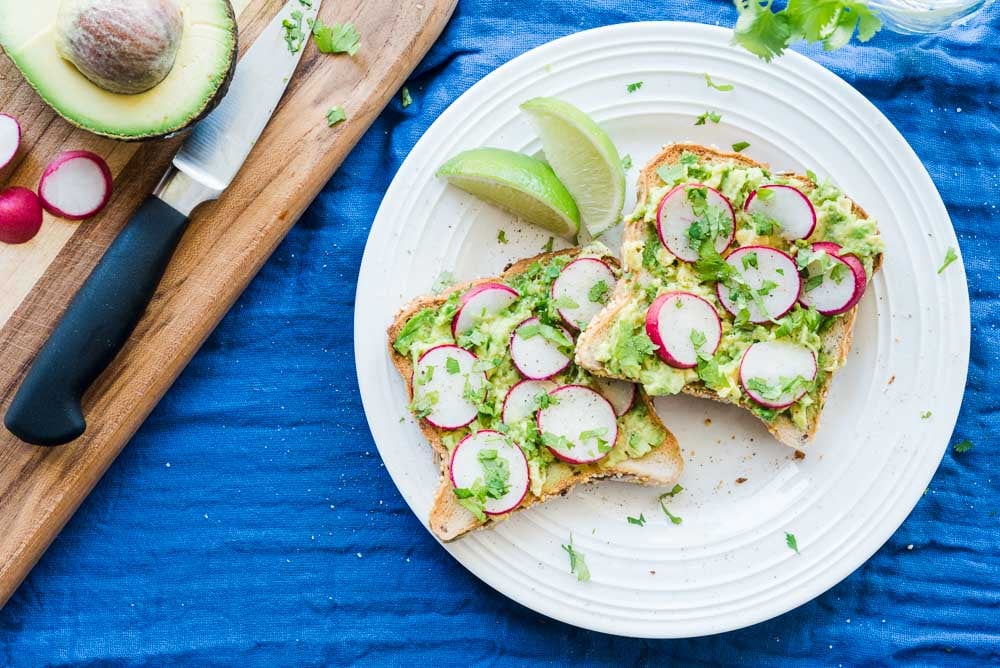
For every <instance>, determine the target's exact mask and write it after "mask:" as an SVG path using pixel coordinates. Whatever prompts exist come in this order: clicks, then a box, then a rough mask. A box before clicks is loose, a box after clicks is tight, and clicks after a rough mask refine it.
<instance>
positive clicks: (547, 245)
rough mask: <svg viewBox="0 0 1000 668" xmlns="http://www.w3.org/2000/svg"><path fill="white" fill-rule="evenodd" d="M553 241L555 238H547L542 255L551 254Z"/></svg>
mask: <svg viewBox="0 0 1000 668" xmlns="http://www.w3.org/2000/svg"><path fill="white" fill-rule="evenodd" d="M555 241H556V238H555V237H549V240H548V241H546V242H545V245H544V246H542V252H543V253H551V252H552V244H554V243H555Z"/></svg>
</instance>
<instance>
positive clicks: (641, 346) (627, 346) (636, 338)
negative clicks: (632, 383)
mask: <svg viewBox="0 0 1000 668" xmlns="http://www.w3.org/2000/svg"><path fill="white" fill-rule="evenodd" d="M619 327H620V332H619V336H618V343H617V345H616V346H615V358H616V359H617V360H618V366H619V367H620V368H621V370H622V371H623V372H624V373H625V374H626V375H628V376H633V377H634V376H637V375H639V371H640V370H641V369H642V362H643V360H644V359H646V358H647V357H648V356H650V355H652V354H653V353H655V352H656V350H657V348H658V346H657V345H656V344H655V343H653V341H652V340H651V339H650V338H649V336H647V335H646V332H645V328H644V327H642V326H639V327H637V328H633V327H632V325H630V324H629V323H628V322H627V321H624V320H623V321H622V322H621V324H620V325H619Z"/></svg>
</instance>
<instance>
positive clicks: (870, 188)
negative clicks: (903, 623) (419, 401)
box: [355, 23, 969, 638]
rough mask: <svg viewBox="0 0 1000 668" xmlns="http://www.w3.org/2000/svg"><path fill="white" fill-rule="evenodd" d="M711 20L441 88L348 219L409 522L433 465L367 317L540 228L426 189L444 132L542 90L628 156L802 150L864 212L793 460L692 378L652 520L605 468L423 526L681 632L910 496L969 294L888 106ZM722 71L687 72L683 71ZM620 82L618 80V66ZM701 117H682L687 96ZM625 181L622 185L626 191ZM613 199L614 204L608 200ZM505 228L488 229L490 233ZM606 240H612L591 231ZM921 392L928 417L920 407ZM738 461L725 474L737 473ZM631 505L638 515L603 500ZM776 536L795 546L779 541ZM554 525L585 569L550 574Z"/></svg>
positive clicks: (762, 599)
mask: <svg viewBox="0 0 1000 668" xmlns="http://www.w3.org/2000/svg"><path fill="white" fill-rule="evenodd" d="M730 34H731V33H730V31H728V30H724V29H721V28H716V27H710V26H703V25H697V24H690V23H634V24H624V25H617V26H610V27H606V28H600V29H596V30H590V31H587V32H584V33H579V34H576V35H572V36H570V37H566V38H564V39H560V40H557V41H555V42H552V43H550V44H546V45H544V46H541V47H539V48H537V49H534V50H533V51H531V52H529V53H526V54H524V55H523V56H521V57H519V58H517V59H515V60H513V61H511V62H510V63H507V64H506V65H504V66H503V67H501V68H499V69H498V70H497V71H495V72H493V73H492V74H490V75H489V76H487V77H486V78H485V79H483V80H482V81H481V82H479V83H478V84H476V85H475V86H473V87H472V88H471V89H470V90H469V91H468V92H466V93H465V94H464V95H462V96H461V97H460V98H459V99H458V100H457V101H456V102H455V103H454V104H453V105H452V106H451V107H450V108H449V109H448V110H447V111H446V112H445V113H444V114H442V115H441V117H440V118H438V119H437V121H436V122H435V123H434V124H433V125H432V126H431V128H430V129H429V130H428V131H427V133H426V134H425V135H424V137H423V138H422V139H421V140H420V141H419V142H418V143H417V145H416V146H415V147H414V149H413V151H412V152H411V153H410V155H409V157H408V158H407V159H406V161H405V162H404V163H403V166H402V167H401V168H400V170H399V173H398V174H397V175H396V178H395V180H394V181H393V183H392V186H391V187H390V188H389V190H388V192H387V193H386V196H385V199H384V200H383V202H382V206H381V208H380V209H379V212H378V215H377V217H376V219H375V222H374V224H373V226H372V230H371V236H370V238H369V239H368V246H367V248H366V250H365V255H364V261H363V263H362V267H361V275H360V278H359V282H358V293H357V307H356V312H355V348H356V361H357V370H358V379H359V382H360V386H361V395H362V399H363V401H364V406H365V412H366V413H367V416H368V422H369V424H370V426H371V430H372V434H373V436H374V438H375V442H376V443H377V444H378V448H379V452H380V453H381V455H382V458H383V460H384V461H385V465H386V468H387V469H388V470H389V473H390V474H391V475H392V478H393V480H394V481H395V483H396V485H397V486H398V487H399V490H400V492H401V493H402V494H403V497H404V498H405V499H406V501H407V503H408V504H409V505H410V507H411V508H412V509H413V512H414V513H416V515H417V517H419V518H420V519H421V520H422V521H423V522H424V523H425V524H426V521H427V516H428V512H429V509H430V506H431V501H432V497H433V494H434V491H435V489H436V487H437V484H438V471H437V468H436V466H435V465H434V463H433V461H432V457H431V452H430V449H429V447H428V446H427V444H426V443H425V441H424V439H423V438H422V437H421V435H420V432H419V431H418V429H417V427H416V425H415V424H414V423H413V421H412V420H410V419H407V420H405V421H404V422H400V416H403V415H407V409H406V404H407V402H406V395H405V390H404V386H403V383H402V382H401V381H400V379H399V378H398V377H397V374H396V372H395V370H394V369H393V367H392V365H391V364H390V361H389V358H388V355H387V353H386V337H385V333H384V332H385V329H386V327H387V326H388V325H389V323H390V322H391V321H392V318H393V315H394V314H395V313H396V311H397V310H398V309H399V308H400V307H401V306H402V305H403V304H404V303H406V302H407V301H408V300H409V299H410V298H412V297H415V296H417V295H419V294H421V293H426V292H427V291H428V290H429V289H430V288H431V286H432V285H433V284H434V283H435V280H436V279H437V278H438V277H439V275H440V274H441V272H442V270H443V269H446V270H449V271H451V272H453V274H454V276H455V278H456V279H459V280H465V279H469V278H473V277H476V276H486V275H493V274H495V273H497V272H499V271H501V270H502V269H503V267H504V265H505V264H507V263H508V262H509V261H511V260H513V259H516V258H519V257H523V256H527V255H532V254H535V253H537V252H539V251H540V249H541V247H542V245H543V243H544V242H545V240H546V239H547V238H548V235H547V234H545V233H542V232H539V231H537V230H534V229H532V228H530V227H528V226H526V225H523V224H521V223H519V222H518V221H516V220H512V219H511V217H510V216H508V215H506V214H504V213H502V212H500V211H497V210H495V209H493V208H491V207H489V206H487V205H484V204H482V203H479V202H477V201H476V200H475V199H473V198H472V197H470V196H467V195H466V194H464V193H462V192H460V191H458V190H455V189H452V188H449V187H446V186H445V185H443V184H442V183H440V182H439V181H438V180H436V179H435V178H434V171H435V169H436V168H437V167H438V166H439V165H440V164H441V163H442V162H443V161H444V160H445V159H447V158H448V157H450V156H452V155H454V154H455V153H457V152H459V151H461V150H464V149H468V148H473V147H477V146H500V147H505V148H510V149H515V150H518V151H524V152H527V153H534V152H535V151H537V150H539V148H540V145H539V142H538V140H537V138H536V136H535V133H534V131H533V130H532V127H531V125H530V124H529V122H528V119H527V118H526V117H525V116H524V115H523V114H521V113H520V112H519V111H518V105H519V104H520V103H521V102H523V101H525V100H527V99H529V98H531V97H534V96H537V95H551V96H558V97H562V98H564V99H566V100H569V101H570V102H573V103H574V104H576V105H578V106H580V107H581V108H583V109H584V110H585V111H587V112H589V113H590V114H592V115H593V117H594V118H595V119H597V121H598V122H599V123H601V124H602V125H603V126H604V127H605V128H606V129H607V130H608V132H609V133H610V134H611V136H612V138H613V139H614V140H615V142H616V144H617V145H618V147H619V149H620V151H621V153H622V154H623V155H624V154H626V153H629V154H631V156H632V159H633V163H634V165H635V167H633V168H632V169H631V170H630V171H629V174H628V177H629V188H630V189H631V188H633V187H634V182H635V178H636V175H637V172H638V169H639V168H640V167H641V166H642V165H643V164H644V163H645V162H646V161H647V160H648V159H649V158H650V157H651V156H652V155H653V154H654V153H655V152H656V151H657V149H658V148H659V147H660V145H661V144H664V143H667V142H670V141H679V140H693V141H696V142H699V143H704V144H715V145H718V146H721V147H728V146H729V145H730V144H732V143H734V142H737V141H748V142H750V144H751V146H750V148H749V149H747V151H746V153H747V154H748V155H750V156H751V157H753V158H756V159H759V160H763V161H765V162H769V163H770V164H771V166H772V167H773V168H775V169H791V170H794V171H798V172H802V171H804V170H805V169H806V168H811V169H813V170H814V171H815V172H816V173H817V174H818V175H819V176H820V177H826V176H829V177H830V178H832V179H834V180H835V181H836V182H837V183H839V184H840V185H841V187H843V188H844V189H845V191H846V192H848V193H849V194H850V195H851V196H852V197H853V198H855V199H856V200H857V201H858V202H859V203H860V204H861V205H862V206H863V207H864V208H865V209H866V210H867V211H868V212H869V213H870V214H871V215H873V216H875V217H876V218H877V219H878V220H879V221H880V224H881V232H882V236H883V237H884V239H885V243H886V249H887V250H886V262H885V266H884V269H883V270H882V272H881V273H880V274H878V275H877V276H876V277H875V280H874V281H873V283H872V284H871V285H870V286H869V289H868V292H867V294H866V295H865V298H864V300H863V301H862V303H861V313H860V317H859V319H858V326H857V329H856V332H855V338H854V347H853V350H852V352H851V358H850V362H849V363H848V365H847V367H846V368H845V369H844V370H843V371H841V372H840V373H839V374H838V375H837V377H836V379H835V381H834V383H833V388H832V391H831V393H830V396H829V402H828V404H827V406H826V410H825V412H824V415H823V420H822V425H821V428H820V431H819V434H818V437H817V439H816V441H815V442H814V443H813V444H812V445H811V446H810V450H809V455H808V457H806V458H805V459H803V460H797V459H795V458H794V457H793V456H792V451H791V450H789V449H788V448H786V447H784V446H782V445H779V444H778V443H777V442H776V441H774V440H773V439H772V438H771V437H770V436H769V435H768V433H767V432H766V431H765V430H764V428H763V427H762V426H761V425H760V423H759V422H757V421H756V420H755V419H753V418H751V417H750V416H749V415H748V414H746V413H744V412H743V411H740V410H738V409H734V408H732V407H726V406H721V405H716V404H714V403H713V402H706V401H699V400H696V399H692V398H684V397H672V398H661V399H658V400H657V402H656V403H657V408H658V410H659V412H660V414H661V416H662V417H663V420H664V422H665V423H666V424H667V426H668V427H669V428H670V429H671V430H672V431H673V432H674V433H675V434H676V436H677V438H678V439H679V441H680V443H681V447H682V449H683V452H684V456H685V459H686V462H687V466H686V470H685V472H684V475H683V477H682V479H681V483H682V484H683V486H684V488H685V491H684V492H683V493H682V494H681V495H679V496H678V497H677V498H676V500H675V501H674V502H673V503H672V504H671V510H672V511H673V512H674V513H675V514H677V515H680V516H681V517H683V520H684V521H683V524H681V525H679V526H675V525H673V524H670V523H668V522H667V521H666V518H665V517H664V516H663V514H662V513H661V511H660V510H659V508H658V506H657V503H656V497H657V493H658V491H659V490H656V489H650V488H645V487H641V486H637V485H629V484H625V483H616V482H605V483H600V484H596V485H593V486H590V487H586V488H580V489H577V490H576V491H575V492H573V493H571V494H570V495H569V496H567V497H566V498H562V499H557V500H554V501H551V502H549V503H547V504H545V505H543V506H540V507H536V508H533V509H531V510H529V511H526V512H524V513H521V514H520V515H517V516H515V517H513V518H512V519H511V520H510V521H509V522H505V523H503V524H502V525H500V526H498V527H497V528H496V529H495V530H493V531H484V532H479V533H475V534H473V535H470V536H468V537H466V538H464V539H462V540H459V541H458V542H455V543H452V544H449V545H445V546H444V548H445V549H446V550H448V551H449V552H450V553H451V554H452V555H453V556H454V557H455V558H456V559H458V561H459V562H461V563H462V564H463V565H464V566H465V567H466V568H468V569H469V570H470V571H472V572H473V573H475V574H476V575H477V576H478V577H480V578H481V579H482V580H484V581H485V582H487V583H488V584H490V585H491V586H492V587H494V588H495V589H497V590H498V591H500V592H502V593H504V594H506V595H507V596H510V597H511V598H513V599H515V600H516V601H518V602H520V603H522V604H524V605H526V606H528V607H530V608H532V609H534V610H536V611H538V612H541V613H543V614H545V615H548V616H550V617H554V618H556V619H559V620H562V621H565V622H569V623H570V624H574V625H577V626H581V627H585V628H589V629H594V630H598V631H604V632H607V633H615V634H619V635H628V636H642V637H664V638H669V637H687V636H699V635H705V634H711V633H718V632H721V631H727V630H730V629H736V628H740V627H743V626H747V625H750V624H753V623H756V622H760V621H763V620H765V619H769V618H771V617H774V616H776V615H778V614H781V613H782V612H785V611H787V610H790V609H792V608H794V607H796V606H798V605H801V604H802V603H805V602H806V601H808V600H810V599H812V598H813V597H815V596H817V595H819V594H820V593H822V592H824V591H826V590H827V589H829V588H830V587H832V586H833V585H834V584H836V583H837V582H839V581H840V580H842V579H843V578H844V577H846V576H847V575H848V574H849V573H851V571H853V570H854V569H855V568H857V567H858V566H859V565H861V564H862V563H863V562H864V561H865V560H866V559H868V557H869V556H871V554H872V553H874V552H875V550H877V549H878V548H879V547H880V546H881V545H882V544H883V543H884V542H885V541H886V540H887V539H888V538H889V536H890V535H891V534H892V533H893V531H895V530H896V528H897V527H899V525H900V524H901V523H902V521H903V519H904V518H905V517H906V516H907V514H908V513H909V512H910V510H911V509H912V508H913V506H914V505H915V504H916V502H917V500H918V499H919V498H920V496H921V494H922V493H923V491H924V489H925V488H926V486H927V483H928V482H929V481H930V479H931V476H932V475H933V474H934V471H935V469H936V468H937V466H938V463H939V462H940V459H941V456H942V454H943V452H944V450H945V448H946V447H947V442H948V439H949V437H950V435H951V432H952V429H953V427H954V424H955V420H956V418H957V415H958V410H959V405H960V403H961V399H962V393H963V391H964V387H965V377H966V371H967V367H968V355H969V301H968V293H967V289H966V283H965V273H964V269H963V267H962V265H961V262H957V263H955V264H954V265H952V266H951V267H950V268H949V269H948V270H947V271H946V272H944V273H943V274H942V275H937V274H936V273H935V270H936V268H937V267H938V266H939V265H940V264H941V261H942V258H943V257H944V255H945V251H946V249H947V248H948V247H949V246H951V247H955V248H958V243H957V241H956V239H955V234H954V231H953V230H952V227H951V223H950V221H949V219H948V213H947V212H946V211H945V208H944V205H943V204H942V202H941V198H940V196H939V195H938V192H937V190H936V189H935V187H934V184H933V183H932V182H931V180H930V177H929V176H928V174H927V172H926V171H925V170H924V168H923V166H922V165H921V163H920V161H919V159H918V158H917V156H916V155H915V154H914V152H913V151H912V150H911V149H910V147H909V146H908V145H907V143H906V141H905V140H904V139H903V138H902V136H900V134H899V133H898V132H897V131H896V129H895V128H894V127H893V126H892V125H891V124H890V123H889V121H888V120H887V119H886V118H885V117H884V116H882V114H881V113H879V112H878V110H876V109H875V107H874V106H872V105H871V104H870V103H869V102H868V101H866V100H865V98H863V97H862V96H861V95H860V94H858V93H857V92H856V91H855V90H854V89H852V88H851V87H850V86H849V85H848V84H846V83H845V82H844V81H843V80H841V79H839V78H838V77H836V76H835V75H833V74H831V73H830V72H828V71H827V70H825V69H823V68H822V67H820V66H819V65H817V64H815V63H813V62H812V61H810V60H808V59H806V58H804V57H802V56H799V55H797V54H794V53H789V54H788V55H786V56H785V57H783V58H781V59H780V60H778V61H776V62H774V63H771V64H764V63H763V62H761V61H759V60H757V59H756V58H754V57H752V56H749V55H748V54H746V53H744V52H742V51H740V50H738V49H736V48H734V47H731V46H730V45H729V37H730ZM705 72H708V73H710V74H711V75H712V77H713V78H714V79H715V81H716V82H728V83H732V84H734V85H735V87H736V89H735V91H733V92H730V93H722V92H718V91H715V90H712V89H710V88H708V87H707V86H706V85H705V80H704V77H703V73H705ZM634 81H642V82H643V86H642V88H641V89H640V90H639V91H638V92H636V93H632V94H629V93H626V85H627V84H629V83H631V82H634ZM709 109H711V110H718V111H719V112H720V113H721V114H722V122H721V123H720V124H718V125H713V124H708V125H705V126H698V127H696V126H694V118H695V116H697V115H698V114H700V113H702V112H704V111H706V110H709ZM630 197H634V196H632V195H630ZM632 204H633V202H632V201H629V202H627V204H626V210H628V207H631V206H632ZM500 229H503V230H506V232H507V237H508V238H509V239H510V242H509V243H508V244H507V245H501V244H499V243H498V242H497V231H498V230H500ZM609 245H611V246H612V248H615V247H616V246H617V239H616V238H615V237H614V236H612V240H611V242H609ZM924 411H932V412H933V415H932V417H930V418H929V419H921V417H920V415H921V413H922V412H924ZM740 479H745V481H744V482H737V481H738V480H740ZM640 513H643V514H644V515H645V517H646V518H647V520H648V522H647V524H646V525H645V526H644V527H642V528H640V527H637V526H633V525H631V524H628V523H627V522H626V519H625V518H626V516H628V515H632V516H638V515H639V514H640ZM786 531H788V532H791V533H793V534H794V535H795V536H796V537H797V540H798V546H799V550H800V554H796V553H795V552H793V551H792V550H790V549H789V548H788V547H787V546H786V544H785V532H786ZM571 534H572V536H573V541H574V545H575V547H576V548H577V549H578V550H579V551H581V552H583V553H584V554H585V555H586V559H587V562H588V564H589V566H590V571H591V573H592V576H593V579H592V580H591V581H590V582H578V581H577V580H576V578H575V577H574V576H573V575H571V574H570V573H569V568H568V565H569V564H568V559H567V555H566V553H565V552H564V551H563V550H562V549H561V548H560V545H561V544H563V543H566V542H567V541H568V540H569V537H570V535H571Z"/></svg>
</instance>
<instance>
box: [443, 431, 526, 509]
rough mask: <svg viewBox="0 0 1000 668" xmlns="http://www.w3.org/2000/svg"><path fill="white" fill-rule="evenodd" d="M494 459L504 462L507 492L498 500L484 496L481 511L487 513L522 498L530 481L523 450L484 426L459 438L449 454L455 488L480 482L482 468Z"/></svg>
mask: <svg viewBox="0 0 1000 668" xmlns="http://www.w3.org/2000/svg"><path fill="white" fill-rule="evenodd" d="M497 460H503V461H505V462H507V470H508V471H509V475H508V478H507V491H506V492H505V493H504V494H503V496H501V497H500V498H499V499H494V498H493V497H490V496H487V497H486V503H485V504H484V507H483V512H484V513H486V514H487V515H502V514H503V513H509V512H510V511H512V510H514V509H515V508H517V506H518V505H520V503H521V501H523V500H524V496H525V495H526V494H527V493H528V487H529V486H530V484H531V474H530V473H529V472H528V459H527V458H526V457H525V456H524V452H523V451H522V450H521V448H520V447H519V446H518V445H516V444H514V443H512V442H511V441H510V440H509V439H508V438H507V437H506V436H504V435H503V434H501V433H500V432H498V431H493V430H491V429H485V430H483V431H477V432H476V433H475V434H469V435H468V436H466V437H465V438H463V439H462V440H461V441H459V443H458V445H456V446H455V449H454V450H453V451H452V453H451V466H450V469H451V484H452V485H454V486H455V488H456V489H463V488H464V489H468V488H470V487H472V486H473V485H475V484H476V482H477V481H478V482H480V483H482V482H483V481H484V480H485V478H486V467H488V466H490V464H491V463H494V462H496V461H497Z"/></svg>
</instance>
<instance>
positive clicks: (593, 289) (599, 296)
mask: <svg viewBox="0 0 1000 668" xmlns="http://www.w3.org/2000/svg"><path fill="white" fill-rule="evenodd" d="M610 290H611V288H609V287H608V284H607V283H605V282H604V281H597V282H596V283H594V284H593V285H592V286H590V290H589V291H587V299H589V300H590V301H591V303H593V304H606V303H607V301H608V292H609V291H610Z"/></svg>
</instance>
